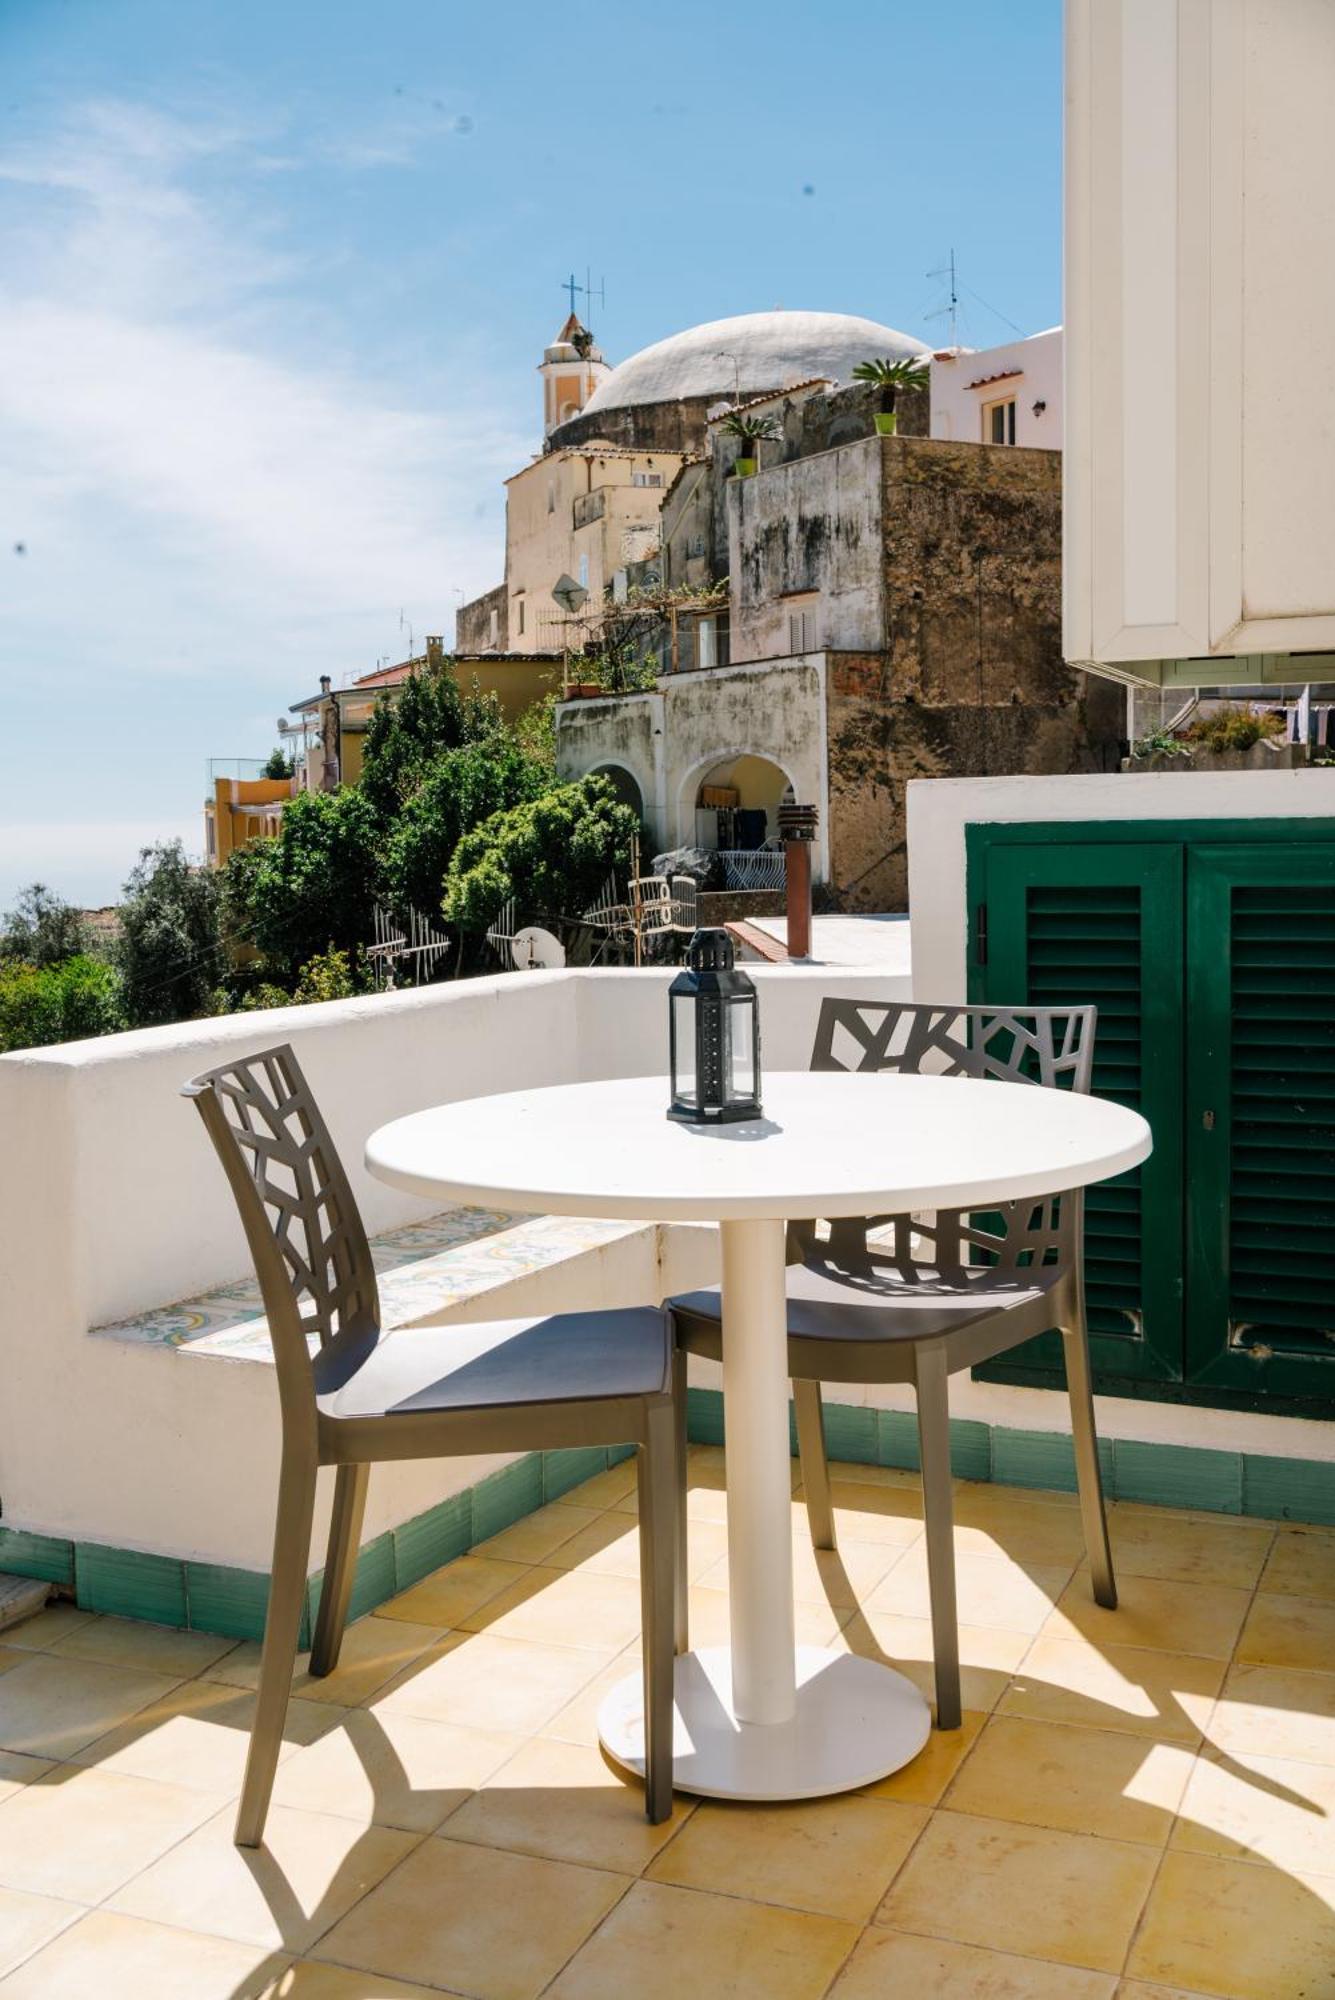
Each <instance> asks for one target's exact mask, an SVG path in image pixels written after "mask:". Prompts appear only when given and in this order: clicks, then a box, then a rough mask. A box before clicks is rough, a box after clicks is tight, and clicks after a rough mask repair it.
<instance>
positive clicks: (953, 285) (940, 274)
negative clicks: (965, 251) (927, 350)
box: [927, 250, 960, 347]
mask: <svg viewBox="0 0 1335 2000" xmlns="http://www.w3.org/2000/svg"><path fill="white" fill-rule="evenodd" d="M927 275H928V277H929V278H949V280H950V302H949V304H948V305H944V306H938V307H937V309H936V311H935V312H929V313H928V314H927V318H928V319H945V318H947V317H949V319H950V344H951V346H952V347H958V346H959V344H960V343H959V312H960V295H959V286H958V284H957V282H956V279H955V252H954V250H952V251H951V253H950V262H949V263H948V264H942V265H941V266H940V268H939V269H938V270H935V271H929V272H928V273H927Z"/></svg>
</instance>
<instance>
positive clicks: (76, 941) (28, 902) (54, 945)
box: [0, 882, 90, 967]
mask: <svg viewBox="0 0 1335 2000" xmlns="http://www.w3.org/2000/svg"><path fill="white" fill-rule="evenodd" d="M89 943H90V938H89V931H88V925H87V924H86V923H85V922H84V918H83V912H82V911H81V910H76V909H75V908H74V906H73V904H72V903H67V902H66V901H65V899H64V897H63V896H58V895H57V894H56V893H55V891H54V890H53V889H48V888H47V886H46V884H45V883H44V882H31V883H29V885H28V887H27V888H26V889H23V890H21V891H20V893H19V896H18V900H17V901H16V902H15V904H14V907H13V909H12V910H10V911H8V912H7V913H6V916H5V919H4V928H3V930H0V958H6V959H11V960H18V961H20V962H21V963H22V964H24V965H31V966H38V967H40V966H44V965H59V964H60V962H61V960H62V959H66V958H73V957H75V956H76V954H78V953H80V952H86V951H87V950H88V947H89Z"/></svg>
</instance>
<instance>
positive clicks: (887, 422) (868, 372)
mask: <svg viewBox="0 0 1335 2000" xmlns="http://www.w3.org/2000/svg"><path fill="white" fill-rule="evenodd" d="M853 380H854V381H855V382H870V383H871V385H872V387H873V388H875V389H877V390H879V391H880V396H879V401H880V405H881V407H880V409H879V410H877V412H876V416H875V423H876V429H877V433H878V435H879V436H881V437H893V436H894V435H895V432H896V431H897V430H898V428H899V412H898V410H897V409H896V407H895V404H896V400H897V398H898V396H899V392H900V390H901V389H925V388H926V387H927V382H928V374H927V363H926V362H925V361H920V360H919V359H918V357H917V356H916V355H915V354H901V355H900V356H899V358H898V359H897V360H894V359H892V358H891V357H890V356H889V355H888V354H887V355H883V356H882V357H881V359H880V360H878V361H859V362H858V364H857V367H856V368H855V369H854V370H853Z"/></svg>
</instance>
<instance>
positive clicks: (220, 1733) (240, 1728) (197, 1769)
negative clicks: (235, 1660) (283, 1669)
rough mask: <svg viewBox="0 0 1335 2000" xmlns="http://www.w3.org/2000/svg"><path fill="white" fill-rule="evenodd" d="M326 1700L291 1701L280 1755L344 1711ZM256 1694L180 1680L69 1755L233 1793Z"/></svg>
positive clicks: (104, 1766) (335, 1721)
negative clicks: (117, 1725) (174, 1685)
mask: <svg viewBox="0 0 1335 2000" xmlns="http://www.w3.org/2000/svg"><path fill="white" fill-rule="evenodd" d="M347 1712H348V1711H347V1710H346V1709H340V1708H333V1707H331V1706H330V1704H329V1703H328V1702H315V1701H290V1702H289V1703H288V1705H287V1713H286V1715H285V1716H284V1718H283V1743H282V1749H281V1752H280V1755H281V1756H283V1757H290V1756H291V1755H292V1753H293V1751H294V1750H298V1749H300V1747H301V1746H302V1744H304V1743H313V1742H314V1741H315V1739H316V1737H317V1736H323V1735H324V1733H325V1731H326V1730H329V1729H334V1728H337V1726H338V1724H339V1721H340V1720H341V1719H342V1717H343V1716H344V1715H346V1714H347ZM254 1714H255V1697H254V1696H253V1695H251V1694H247V1693H246V1692H245V1690H244V1689H243V1688H234V1687H226V1686H224V1685H223V1684H222V1683H221V1682H220V1681H209V1680H194V1681H182V1682H181V1684H180V1686H179V1687H175V1688H173V1689H172V1690H171V1691H170V1692H169V1693H168V1694H165V1695H163V1697H162V1699H161V1700H160V1701H155V1702H153V1703H152V1704H151V1706H150V1707H148V1708H144V1709H141V1710H140V1711H139V1713H138V1714H137V1715H135V1716H132V1717H131V1719H130V1720H129V1721H128V1722H124V1723H121V1724H120V1726H119V1727H118V1728H116V1729H112V1730H109V1731H108V1732H107V1734H106V1735H105V1736H99V1737H96V1738H95V1739H94V1741H93V1742H91V1743H90V1744H88V1745H87V1746H86V1748H84V1749H82V1750H80V1751H79V1752H78V1753H77V1754H76V1756H75V1758H74V1761H75V1762H76V1763H78V1764H96V1765H97V1766H98V1768H99V1769H100V1770H104V1771H118V1772H120V1773H121V1774H122V1775H123V1776H127V1777H135V1778H156V1779H159V1780H160V1781H162V1782H164V1783H168V1784H179V1785H189V1786H191V1787H192V1788H193V1789H194V1790H196V1791H203V1792H212V1793H214V1794H215V1795H216V1796H217V1797H219V1798H232V1797H235V1795H236V1794H237V1793H238V1792H239V1791H240V1789H241V1779H242V1775H243V1773H244V1771H245V1767H246V1753H247V1751H248V1750H249V1748H250V1727H251V1722H252V1720H253V1718H254Z"/></svg>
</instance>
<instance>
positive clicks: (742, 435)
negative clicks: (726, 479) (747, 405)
mask: <svg viewBox="0 0 1335 2000" xmlns="http://www.w3.org/2000/svg"><path fill="white" fill-rule="evenodd" d="M722 429H723V430H724V432H725V433H726V434H727V436H728V437H734V438H736V439H737V441H738V443H739V444H740V446H741V450H740V451H739V453H738V455H737V457H736V458H735V459H734V460H733V462H732V469H733V471H734V472H735V473H736V474H737V477H738V478H739V479H749V478H750V477H751V475H752V473H753V472H754V471H755V469H756V446H757V445H758V444H762V443H764V442H765V440H766V439H769V438H776V437H778V436H779V435H780V432H779V420H778V418H777V417H772V416H771V417H748V416H747V415H746V413H745V411H743V410H729V412H728V414H727V416H726V417H725V418H724V419H723V424H722Z"/></svg>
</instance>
